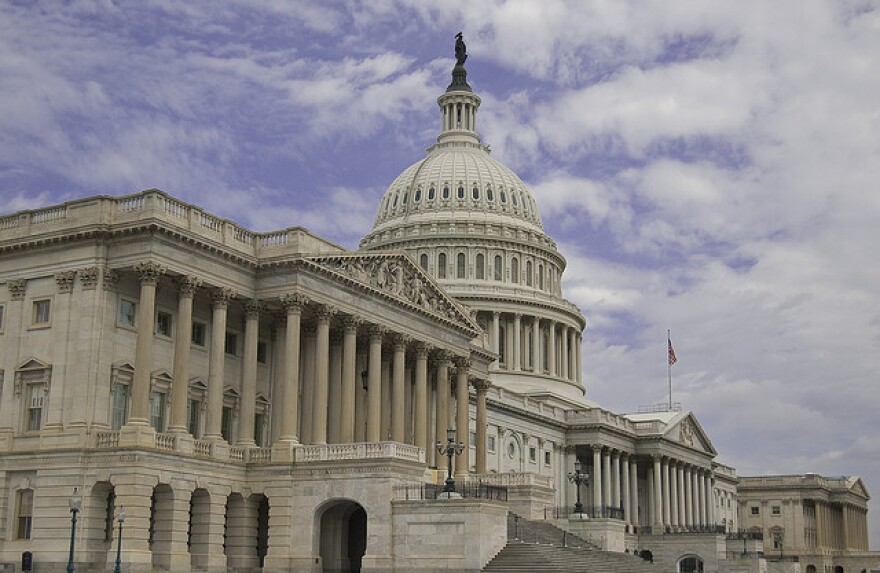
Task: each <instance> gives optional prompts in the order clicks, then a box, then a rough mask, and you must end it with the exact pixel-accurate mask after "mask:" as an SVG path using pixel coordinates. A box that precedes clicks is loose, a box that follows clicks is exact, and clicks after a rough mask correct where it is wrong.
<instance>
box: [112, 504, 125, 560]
mask: <svg viewBox="0 0 880 573" xmlns="http://www.w3.org/2000/svg"><path fill="white" fill-rule="evenodd" d="M116 521H118V522H119V535H117V536H116V567H115V568H114V569H113V573H122V567H121V565H122V523H123V522H124V521H125V506H123V505H120V506H119V514H118V515H117V516H116Z"/></svg>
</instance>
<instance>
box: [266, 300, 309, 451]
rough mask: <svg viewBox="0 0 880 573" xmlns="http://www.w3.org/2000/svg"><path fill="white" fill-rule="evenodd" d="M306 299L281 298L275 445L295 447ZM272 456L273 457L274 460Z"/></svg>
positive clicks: (297, 439)
mask: <svg viewBox="0 0 880 573" xmlns="http://www.w3.org/2000/svg"><path fill="white" fill-rule="evenodd" d="M307 302H308V299H307V298H306V297H304V296H303V295H301V294H299V293H293V294H288V295H284V296H282V297H281V305H282V307H283V308H284V311H285V314H286V315H287V327H286V329H285V333H284V345H285V348H284V364H283V365H282V368H281V372H282V379H281V380H282V383H281V387H282V392H281V436H280V437H279V438H278V441H279V442H285V443H288V444H297V443H299V437H298V436H297V421H298V414H299V345H300V344H299V343H300V341H299V338H300V319H301V317H302V308H303V306H305V304H306V303H307ZM274 455H275V454H274V453H273V457H274Z"/></svg>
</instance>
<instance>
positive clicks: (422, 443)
mask: <svg viewBox="0 0 880 573" xmlns="http://www.w3.org/2000/svg"><path fill="white" fill-rule="evenodd" d="M415 350H416V374H415V377H416V379H415V388H414V389H413V402H414V403H415V404H414V408H413V409H414V410H415V415H414V416H413V418H414V423H413V424H414V427H413V438H414V439H413V441H414V442H415V445H416V447H418V448H424V449H425V452H427V451H428V450H430V449H432V447H431V445H430V444H428V425H429V424H430V423H431V416H430V412H429V411H428V345H427V344H425V343H424V342H418V343H416V348H415ZM426 455H427V453H426ZM426 461H427V460H426Z"/></svg>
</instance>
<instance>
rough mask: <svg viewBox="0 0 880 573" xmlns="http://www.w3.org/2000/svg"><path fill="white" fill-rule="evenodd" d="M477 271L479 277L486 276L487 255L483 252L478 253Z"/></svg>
mask: <svg viewBox="0 0 880 573" xmlns="http://www.w3.org/2000/svg"><path fill="white" fill-rule="evenodd" d="M475 267H476V268H475V269H474V270H475V271H476V274H477V278H478V279H485V278H486V257H485V256H483V253H477V257H476V263H475Z"/></svg>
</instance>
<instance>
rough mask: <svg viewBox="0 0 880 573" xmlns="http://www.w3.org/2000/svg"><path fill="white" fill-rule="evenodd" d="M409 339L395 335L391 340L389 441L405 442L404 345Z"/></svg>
mask: <svg viewBox="0 0 880 573" xmlns="http://www.w3.org/2000/svg"><path fill="white" fill-rule="evenodd" d="M408 342H409V338H408V337H406V336H402V335H396V336H395V337H394V340H393V349H394V355H393V356H394V358H393V361H394V362H393V365H392V367H391V375H392V381H391V439H392V440H394V441H395V442H401V443H403V442H404V441H406V400H405V397H406V388H405V377H404V368H405V365H406V345H407V343H408Z"/></svg>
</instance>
